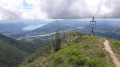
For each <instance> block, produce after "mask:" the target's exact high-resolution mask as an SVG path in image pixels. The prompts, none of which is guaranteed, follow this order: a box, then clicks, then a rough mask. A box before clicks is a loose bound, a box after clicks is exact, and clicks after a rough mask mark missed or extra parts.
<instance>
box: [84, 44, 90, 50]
mask: <svg viewBox="0 0 120 67" xmlns="http://www.w3.org/2000/svg"><path fill="white" fill-rule="evenodd" d="M82 47H83V48H85V49H87V48H90V45H88V44H84V45H83V46H82Z"/></svg>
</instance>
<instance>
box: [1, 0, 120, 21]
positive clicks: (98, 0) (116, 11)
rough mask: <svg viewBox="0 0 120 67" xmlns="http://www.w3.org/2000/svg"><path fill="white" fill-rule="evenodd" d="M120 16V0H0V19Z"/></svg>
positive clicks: (104, 17)
mask: <svg viewBox="0 0 120 67" xmlns="http://www.w3.org/2000/svg"><path fill="white" fill-rule="evenodd" d="M93 16H94V17H95V18H98V19H106V18H109V19H111V18H114V19H117V18H120V0H0V20H17V19H20V20H22V19H86V18H91V17H93Z"/></svg>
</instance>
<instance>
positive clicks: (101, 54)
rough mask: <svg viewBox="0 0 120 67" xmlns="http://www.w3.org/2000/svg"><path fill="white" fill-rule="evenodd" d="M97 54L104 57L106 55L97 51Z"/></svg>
mask: <svg viewBox="0 0 120 67" xmlns="http://www.w3.org/2000/svg"><path fill="white" fill-rule="evenodd" d="M97 55H98V56H99V57H105V56H106V54H105V53H104V52H98V53H97Z"/></svg>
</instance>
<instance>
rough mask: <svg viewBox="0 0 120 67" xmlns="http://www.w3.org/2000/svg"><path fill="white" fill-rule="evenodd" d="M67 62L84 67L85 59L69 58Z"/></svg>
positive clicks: (78, 57)
mask: <svg viewBox="0 0 120 67" xmlns="http://www.w3.org/2000/svg"><path fill="white" fill-rule="evenodd" d="M68 61H69V62H70V63H73V64H76V65H85V63H86V62H87V58H86V57H85V56H84V55H78V56H70V57H69V58H68Z"/></svg>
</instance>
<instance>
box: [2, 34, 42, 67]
mask: <svg viewBox="0 0 120 67" xmlns="http://www.w3.org/2000/svg"><path fill="white" fill-rule="evenodd" d="M41 44H43V43H42V42H41ZM41 44H35V43H28V42H21V41H17V40H14V39H12V38H9V37H7V36H4V35H2V34H0V67H17V66H18V65H19V64H20V63H21V62H22V61H23V59H24V58H25V57H26V56H28V55H29V54H31V53H33V52H34V51H35V50H36V49H37V48H38V47H40V46H41Z"/></svg>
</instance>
